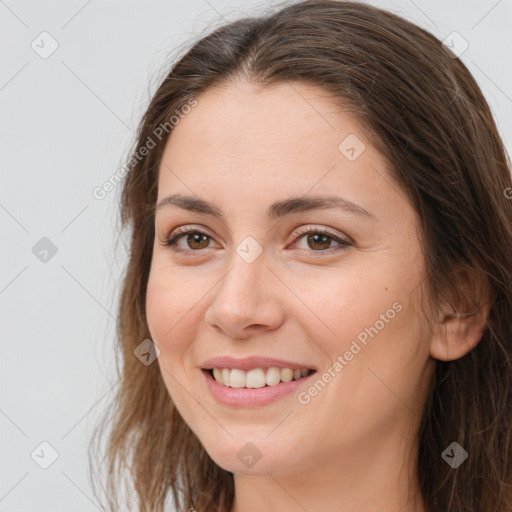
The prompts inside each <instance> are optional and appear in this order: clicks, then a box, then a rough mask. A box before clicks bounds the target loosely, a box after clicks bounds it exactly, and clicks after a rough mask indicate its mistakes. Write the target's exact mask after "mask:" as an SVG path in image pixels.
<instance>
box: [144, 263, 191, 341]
mask: <svg viewBox="0 0 512 512" xmlns="http://www.w3.org/2000/svg"><path fill="white" fill-rule="evenodd" d="M196 300H197V299H196ZM193 304H194V294H193V293H192V292H190V291H187V287H186V286H182V285H181V284H180V282H179V280H177V279H176V278H174V279H170V278H169V276H168V275H166V273H164V272H159V271H158V270H157V269H155V270H152V271H151V273H150V276H149V279H148V286H147V292H146V317H147V322H148V327H149V331H150V333H151V336H152V338H153V340H154V341H155V342H156V343H157V345H158V346H159V347H160V349H161V350H163V351H165V349H167V348H172V349H173V351H176V350H180V349H181V348H184V347H180V343H182V340H186V339H187V337H186V335H185V331H186V330H187V326H188V323H189V322H190V320H189V318H190V315H188V314H187V313H190V310H191V308H192V307H193ZM187 317H188V318H187Z"/></svg>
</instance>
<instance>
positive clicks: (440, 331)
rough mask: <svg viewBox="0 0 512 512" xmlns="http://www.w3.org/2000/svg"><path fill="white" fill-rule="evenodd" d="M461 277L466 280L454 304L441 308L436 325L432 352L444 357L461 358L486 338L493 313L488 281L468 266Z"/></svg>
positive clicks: (461, 273) (441, 357) (436, 355)
mask: <svg viewBox="0 0 512 512" xmlns="http://www.w3.org/2000/svg"><path fill="white" fill-rule="evenodd" d="M460 279H462V280H463V281H464V283H463V285H462V286H460V287H459V288H458V291H457V292H456V293H455V299H454V300H453V301H450V302H453V303H454V305H452V304H451V303H450V302H449V303H448V304H447V305H446V307H444V308H441V313H440V316H439V317H438V321H437V323H436V325H434V326H433V332H432V337H431V341H430V355H431V356H432V357H433V358H435V359H439V360H441V361H453V360H455V359H460V358H461V357H463V356H465V355H466V354H467V353H468V352H470V351H471V350H473V349H474V348H475V347H476V346H477V345H478V343H479V342H480V340H481V339H482V336H483V334H484V331H485V327H486V324H487V318H488V316H489V289H488V283H487V282H486V281H485V280H484V279H478V278H477V277H476V274H475V273H468V270H467V269H465V270H464V271H459V273H458V276H457V281H458V282H460ZM468 290H469V292H468ZM472 299H473V300H472Z"/></svg>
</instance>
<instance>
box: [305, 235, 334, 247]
mask: <svg viewBox="0 0 512 512" xmlns="http://www.w3.org/2000/svg"><path fill="white" fill-rule="evenodd" d="M307 241H308V245H309V247H311V249H320V250H325V249H329V246H330V245H331V242H332V238H331V237H329V236H326V235H323V234H313V235H312V234H309V235H308V236H307Z"/></svg>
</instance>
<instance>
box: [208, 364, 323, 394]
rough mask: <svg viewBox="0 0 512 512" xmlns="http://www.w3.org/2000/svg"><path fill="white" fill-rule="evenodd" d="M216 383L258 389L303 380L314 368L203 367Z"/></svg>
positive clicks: (313, 371) (314, 371) (231, 386)
mask: <svg viewBox="0 0 512 512" xmlns="http://www.w3.org/2000/svg"><path fill="white" fill-rule="evenodd" d="M203 372H204V373H206V374H207V375H209V376H210V377H211V378H212V379H213V380H214V381H215V382H216V383H217V384H220V385H221V386H224V387H229V388H238V389H240V388H245V389H260V388H268V387H273V386H279V385H281V384H283V383H288V382H292V381H300V380H304V379H306V378H307V377H309V376H310V375H312V374H313V373H316V370H314V369H312V368H306V367H303V368H278V367H276V366H269V367H266V368H265V367H260V368H252V369H250V370H243V369H241V368H220V367H218V368H203Z"/></svg>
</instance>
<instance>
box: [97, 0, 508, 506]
mask: <svg viewBox="0 0 512 512" xmlns="http://www.w3.org/2000/svg"><path fill="white" fill-rule="evenodd" d="M128 168H129V172H128V174H127V176H126V181H125V183H124V189H123V195H122V205H121V206H122V212H121V219H122V221H123V225H124V226H125V227H127V228H130V233H131V246H130V259H129V263H128V267H127V269H126V277H125V280H124V283H123V288H122V297H121V302H120V309H119V330H118V338H119V344H120V345H119V346H120V349H121V350H120V356H121V360H122V365H123V366H122V372H121V378H122V380H121V384H120V386H119V392H118V395H117V397H116V401H115V403H114V407H113V408H112V416H111V420H112V429H111V432H110V436H109V438H108V446H107V448H108V450H107V453H106V455H107V462H108V470H109V479H108V487H107V490H108V491H109V498H108V506H109V508H110V510H113V511H114V510H118V509H119V508H118V507H119V506H120V498H119V494H120V480H121V477H122V476H123V473H124V472H125V470H127V471H128V476H129V480H128V482H129V486H133V488H134V489H135V491H136V495H137V501H138V503H137V504H136V507H137V508H136V509H137V510H141V511H142V510H144V511H146V510H147V511H161V510H164V504H165V503H167V505H168V506H170V505H169V502H170V500H171V499H172V501H173V506H174V507H175V509H176V510H179V511H186V510H197V511H199V512H203V511H213V510H218V511H223V512H249V511H254V510H262V509H263V510H267V511H299V510H307V511H310V512H313V511H317V510H318V511H319V510H322V511H339V510H343V511H344V512H353V511H360V510H380V511H386V512H388V511H389V512H392V511H398V510H400V511H402V512H412V511H415V512H424V511H440V510H443V511H453V512H455V511H457V512H458V511H469V510H471V511H474V512H476V511H482V512H484V511H485V512H491V511H499V512H505V511H508V510H510V509H511V507H512V497H511V489H512V487H511V485H512V477H511V457H510V456H511V440H512V434H511V428H512V411H511V404H512V401H511V398H512V357H511V356H512V320H511V319H512V259H511V257H510V255H511V254H512V201H511V200H510V197H511V195H512V194H511V192H512V188H511V187H512V183H511V177H510V164H509V160H508V156H507V154H506V151H505V148H504V146H503V144H502V141H501V139H500V137H499V134H498V132H497V129H496V125H495V123H494V121H493V118H492V116H491V113H490V110H489V107H488V105H487V103H486V101H485V99H484V97H483V95H482V93H481V91H480V89H479V87H478V86H477V84H476V82H475V80H474V79H473V77H472V76H471V75H470V73H469V71H468V70H467V68H466V67H465V66H464V65H463V63H462V62H461V61H460V60H459V59H458V58H456V56H455V55H454V54H453V53H452V52H451V51H450V50H449V49H448V48H446V46H443V45H442V44H441V42H440V41H438V40H437V39H436V38H435V37H434V36H432V35H431V34H429V33H427V32H426V31H424V30H422V29H421V28H419V27H417V26H415V25H413V24H411V23H410V22H408V21H405V20H404V19H402V18H400V17H397V16H396V15H393V14H391V13H388V12H385V11H383V10H380V9H378V8H375V7H372V6H369V5H365V4H360V3H352V2H337V1H330V0H311V1H305V2H299V3H296V4H294V5H290V6H288V7H284V8H282V9H281V10H280V11H278V12H276V13H273V14H269V15H268V16H262V17H260V18H248V19H243V20H239V21H236V22H233V23H229V24H226V25H225V26H223V27H221V28H219V29H217V30H215V31H214V32H213V33H211V34H210V35H208V36H206V37H204V38H203V39H201V40H200V41H198V42H197V43H195V44H194V46H193V47H192V48H191V49H190V50H189V51H188V52H187V53H186V54H185V55H184V56H182V57H181V58H180V59H179V60H178V62H177V63H175V64H174V65H173V67H172V69H171V70H170V71H169V74H168V75H167V77H166V78H165V80H164V81H163V83H162V84H161V85H160V87H159V88H158V90H157V91H156V93H155V95H154V97H153V99H152V101H151V103H150V105H149V107H148V109H147V111H146V113H145V115H144V118H143V120H142V122H141V125H140V129H139V132H138V141H137V144H136V147H135V148H134V150H133V154H132V155H131V157H130V160H129V162H128Z"/></svg>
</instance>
